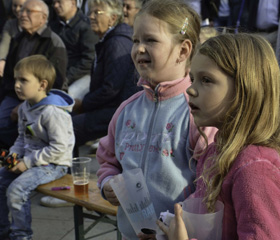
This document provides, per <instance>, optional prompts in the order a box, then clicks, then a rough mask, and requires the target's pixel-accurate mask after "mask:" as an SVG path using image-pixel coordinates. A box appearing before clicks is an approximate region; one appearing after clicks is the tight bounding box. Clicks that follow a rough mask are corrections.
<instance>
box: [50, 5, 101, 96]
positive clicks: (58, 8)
mask: <svg viewBox="0 0 280 240" xmlns="http://www.w3.org/2000/svg"><path fill="white" fill-rule="evenodd" d="M53 8H54V10H55V12H56V14H57V16H58V17H57V18H56V19H55V20H53V21H51V22H50V24H49V25H50V27H51V29H52V30H53V31H54V32H55V33H57V34H58V35H59V36H60V38H61V39H62V41H63V42H64V44H65V47H66V50H67V55H68V65H67V71H66V76H67V83H68V93H69V95H70V96H71V97H73V98H79V99H83V97H84V96H85V94H86V93H88V92H89V84H90V70H91V65H92V63H93V59H94V45H95V44H96V43H97V41H98V37H97V35H96V34H94V32H93V31H92V30H91V27H90V24H89V19H88V17H87V16H85V15H84V14H83V12H82V11H81V10H79V9H78V8H77V3H76V0H53Z"/></svg>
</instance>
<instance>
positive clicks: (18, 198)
mask: <svg viewBox="0 0 280 240" xmlns="http://www.w3.org/2000/svg"><path fill="white" fill-rule="evenodd" d="M67 169H68V167H67V166H59V165H54V164H49V165H47V166H40V167H32V168H30V169H28V170H26V171H25V172H23V173H21V174H15V173H12V172H10V171H8V170H7V169H6V168H5V167H2V168H0V239H1V236H4V235H5V234H7V232H8V231H9V230H10V231H11V233H10V235H9V237H10V239H11V240H30V239H32V234H33V232H32V229H31V207H30V200H29V197H30V194H31V192H32V191H33V190H34V189H36V188H37V186H38V185H40V184H45V183H48V182H51V181H53V180H55V179H58V178H61V177H63V176H64V175H65V174H66V173H67ZM9 212H10V213H11V216H12V222H11V223H10V222H9V218H8V214H9Z"/></svg>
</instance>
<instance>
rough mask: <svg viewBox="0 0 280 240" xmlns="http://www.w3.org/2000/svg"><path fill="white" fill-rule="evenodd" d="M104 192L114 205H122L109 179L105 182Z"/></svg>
mask: <svg viewBox="0 0 280 240" xmlns="http://www.w3.org/2000/svg"><path fill="white" fill-rule="evenodd" d="M103 193H104V195H105V197H106V199H107V200H108V201H109V202H110V203H111V204H112V205H114V206H119V205H120V202H119V200H118V198H117V197H116V194H115V193H114V190H113V189H112V187H111V185H110V183H109V181H108V182H106V183H105V184H104V187H103Z"/></svg>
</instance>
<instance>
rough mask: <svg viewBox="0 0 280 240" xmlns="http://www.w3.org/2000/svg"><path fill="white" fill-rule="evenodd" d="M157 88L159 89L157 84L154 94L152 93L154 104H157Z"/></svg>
mask: <svg viewBox="0 0 280 240" xmlns="http://www.w3.org/2000/svg"><path fill="white" fill-rule="evenodd" d="M158 88H159V84H158V85H157V86H156V88H155V92H154V102H155V103H157V102H158Z"/></svg>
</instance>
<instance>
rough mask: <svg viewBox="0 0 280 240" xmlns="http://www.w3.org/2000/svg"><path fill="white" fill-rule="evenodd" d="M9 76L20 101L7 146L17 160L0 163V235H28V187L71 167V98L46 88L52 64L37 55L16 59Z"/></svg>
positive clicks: (27, 239)
mask: <svg viewBox="0 0 280 240" xmlns="http://www.w3.org/2000/svg"><path fill="white" fill-rule="evenodd" d="M14 76H15V92H16V94H17V96H18V97H19V98H20V99H21V100H24V102H23V103H22V104H21V105H20V107H19V110H18V114H19V119H18V126H19V127H18V131H19V136H18V138H17V140H16V141H15V143H14V145H13V146H12V147H11V148H10V151H9V152H10V156H13V158H15V156H17V161H16V162H15V163H14V165H13V164H10V166H9V167H2V168H0V206H1V207H0V239H12V240H19V239H24V240H30V239H32V229H31V212H30V201H29V196H30V193H31V191H32V190H34V189H36V187H37V186H38V185H40V184H45V183H48V182H51V181H53V180H55V179H58V178H61V177H62V176H64V175H65V174H66V173H67V169H68V167H69V166H71V159H72V151H73V147H74V141H75V138H74V133H73V126H72V120H71V116H70V114H69V112H70V111H71V110H72V107H73V104H74V100H73V99H72V98H71V97H70V96H69V95H67V94H66V93H64V92H62V91H59V90H51V91H50V89H51V88H52V85H53V83H54V80H55V76H56V74H55V69H54V67H53V66H52V64H51V63H50V62H49V61H48V60H47V59H46V58H45V57H44V56H42V55H33V56H30V57H27V58H24V59H22V60H21V61H19V62H18V63H17V65H16V66H15V69H14ZM9 212H10V213H11V217H12V223H10V222H9V219H8V214H9Z"/></svg>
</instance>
